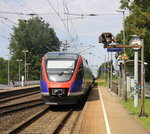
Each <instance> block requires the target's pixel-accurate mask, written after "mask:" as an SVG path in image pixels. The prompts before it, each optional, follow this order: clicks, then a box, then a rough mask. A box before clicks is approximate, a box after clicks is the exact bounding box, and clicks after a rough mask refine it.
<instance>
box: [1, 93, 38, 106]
mask: <svg viewBox="0 0 150 134" xmlns="http://www.w3.org/2000/svg"><path fill="white" fill-rule="evenodd" d="M39 93H40V91H35V92H31V93H25V94H21V95H16V96H12V97H8V98H4V99H1V100H0V104H3V103H6V102H9V101H13V100H16V99H20V98H23V97H27V96H31V95H35V94H39Z"/></svg>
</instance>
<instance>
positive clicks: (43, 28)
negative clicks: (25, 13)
mask: <svg viewBox="0 0 150 134" xmlns="http://www.w3.org/2000/svg"><path fill="white" fill-rule="evenodd" d="M59 48H60V41H59V39H58V38H57V36H56V33H55V32H54V29H53V28H50V27H49V24H48V23H45V21H44V20H42V19H40V18H38V17H35V18H31V19H29V20H19V24H18V26H16V27H13V34H12V35H11V42H10V51H11V54H12V55H13V56H12V58H11V60H12V61H11V62H12V65H13V71H12V74H13V75H14V76H12V78H13V79H16V78H18V77H17V75H18V71H17V70H18V64H17V61H16V59H23V62H22V65H21V71H22V72H23V71H24V66H23V63H24V59H25V58H24V57H25V56H24V53H23V52H22V50H28V52H27V53H26V55H27V56H26V57H27V63H30V66H29V78H30V79H39V76H40V66H41V58H42V56H43V55H44V54H45V53H47V52H48V51H59Z"/></svg>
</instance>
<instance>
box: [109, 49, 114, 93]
mask: <svg viewBox="0 0 150 134" xmlns="http://www.w3.org/2000/svg"><path fill="white" fill-rule="evenodd" d="M110 61H111V63H110V64H111V68H110V70H111V71H110V81H111V82H110V85H111V86H110V88H111V90H112V67H113V65H112V64H113V63H112V52H111V60H110Z"/></svg>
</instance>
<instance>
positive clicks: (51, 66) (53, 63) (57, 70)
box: [46, 60, 75, 82]
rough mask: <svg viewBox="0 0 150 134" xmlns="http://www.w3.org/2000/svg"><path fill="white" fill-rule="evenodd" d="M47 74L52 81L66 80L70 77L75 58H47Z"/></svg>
mask: <svg viewBox="0 0 150 134" xmlns="http://www.w3.org/2000/svg"><path fill="white" fill-rule="evenodd" d="M46 68H47V76H48V78H49V80H50V81H53V82H66V81H69V80H70V79H71V77H72V74H73V72H74V68H75V60H47V65H46Z"/></svg>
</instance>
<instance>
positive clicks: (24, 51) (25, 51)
mask: <svg viewBox="0 0 150 134" xmlns="http://www.w3.org/2000/svg"><path fill="white" fill-rule="evenodd" d="M22 52H23V53H24V56H25V61H24V68H25V79H24V81H25V83H26V79H27V76H26V71H27V68H26V53H27V52H29V51H28V50H23V51H22Z"/></svg>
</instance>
